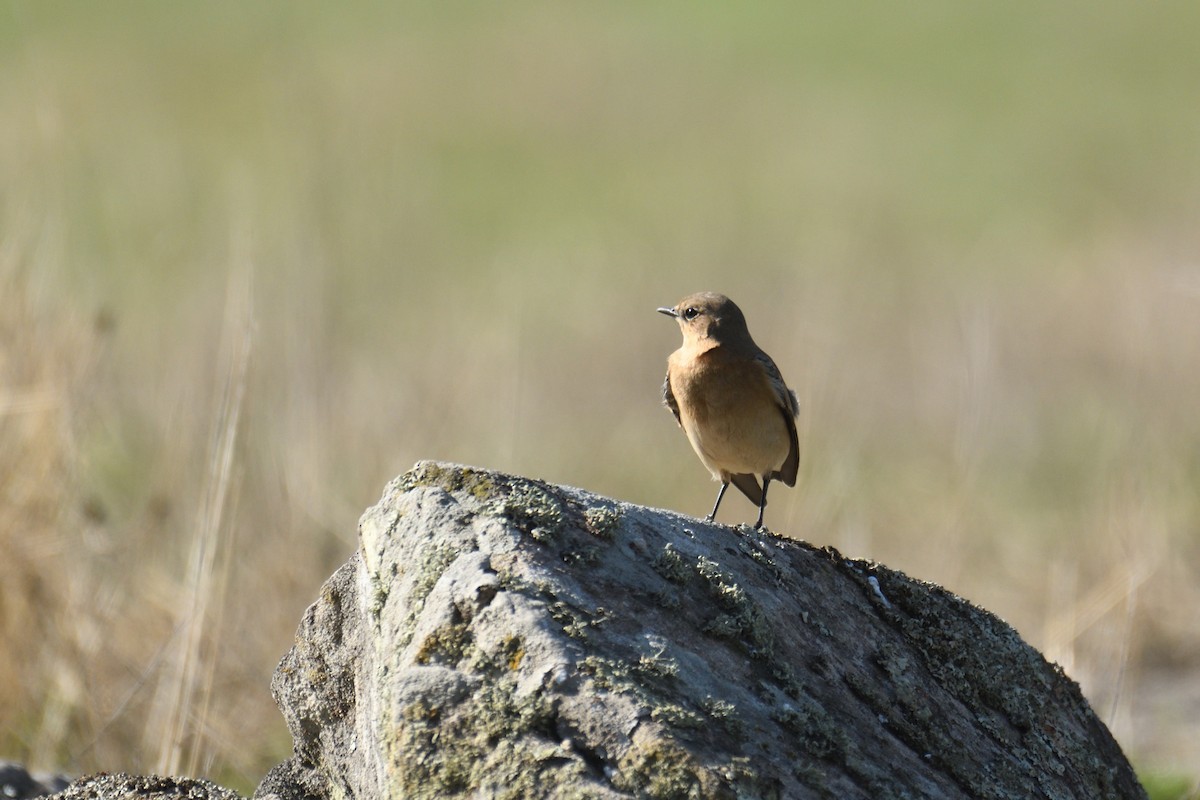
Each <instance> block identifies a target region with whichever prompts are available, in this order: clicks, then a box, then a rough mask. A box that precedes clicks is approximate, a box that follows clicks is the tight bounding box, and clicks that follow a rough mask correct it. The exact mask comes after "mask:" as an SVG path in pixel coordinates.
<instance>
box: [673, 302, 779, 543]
mask: <svg viewBox="0 0 1200 800" xmlns="http://www.w3.org/2000/svg"><path fill="white" fill-rule="evenodd" d="M658 312H659V313H660V314H666V315H667V316H669V317H674V318H675V321H676V322H678V323H679V327H680V329H681V330H682V331H683V347H680V348H679V349H678V350H676V351H675V352H674V353H672V354H671V357H670V358H669V359H668V360H667V379H666V380H665V381H664V382H663V404H664V405H666V407H667V408H669V409H671V411H672V412H673V413H674V414H675V419H676V420H677V421H678V422H679V426H680V427H681V428H683V432H684V433H686V434H687V437H688V441H690V442H691V443H692V449H693V450H695V451H696V455H698V456H700V460H701V461H702V462H704V466H706V467H708V471H709V472H711V473H712V475H713V478H714V479H715V480H719V481H720V482H721V488H720V490H719V491H718V492H717V502H716V503H714V504H713V510H712V513H711V514H709V515H708V520H709V521H710V522H711V521H712V520H713V519H714V518H715V517H716V516H717V508H719V507H720V505H721V498H722V497H724V496H725V490H726V489H728V488H729V484H730V483H731V482H732V483H733V485H735V486H737V488H739V489H741V490H742V493H743V494H745V495H746V497H749V498H750V502H752V503H755V504H756V505H757V506H758V521H757V522H756V523H754V527H756V528H761V527H762V523H763V510H764V509H765V508H766V507H767V487H768V486H769V485H770V483H771V481H772V480H781V481H783V482H784V483H786V484H787V485H788V486H795V485H796V471H797V469H798V468H799V466H800V443H799V438H798V436H797V435H796V415H797V414H798V413H799V411H800V409H799V405H798V404H797V402H796V393H795V392H793V391H792V390H791V389H789V388H788V387H787V384H785V383H784V382H783V376H782V375H780V374H779V368H778V367H776V366H775V362H774V361H772V360H771V357H770V356H768V355H767V354H766V353H764V352H763V351H762V350H760V349H759V347H758V345H756V344H755V343H754V339H752V338H751V337H750V330H749V329H748V328H747V327H746V317H745V316H744V315H743V314H742V310H741V309H740V308H738V307H737V306H736V305H735V304H734V302H733V301H732V300H730V299H729V298H728V297H726V296H725V295H722V294H715V293H713V292H701V293H699V294H693V295H689V296H687V297H685V298H683V299H682V300H680V301H679V303H678V304H676V306H675V307H674V308H660V309H658ZM760 479H761V480H762V486H761V487H760V486H759V483H758V482H759V480H760Z"/></svg>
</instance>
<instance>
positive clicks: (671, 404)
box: [662, 371, 683, 427]
mask: <svg viewBox="0 0 1200 800" xmlns="http://www.w3.org/2000/svg"><path fill="white" fill-rule="evenodd" d="M662 394H663V405H664V406H666V407H667V408H669V409H671V413H672V414H674V415H675V421H676V422H678V423H679V426H680V427H683V420H681V419H680V418H679V402H678V401H677V400H676V399H675V393H674V392H672V391H671V373H670V371H668V372H667V377H665V378H663V388H662Z"/></svg>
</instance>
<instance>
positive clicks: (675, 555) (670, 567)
mask: <svg viewBox="0 0 1200 800" xmlns="http://www.w3.org/2000/svg"><path fill="white" fill-rule="evenodd" d="M650 566H652V567H653V568H654V571H655V572H657V573H658V574H659V575H661V576H663V577H664V578H666V579H667V580H669V581H670V582H671V583H677V584H684V583H687V582H688V580H689V579H690V578H691V577H692V570H691V568H690V567H689V566H688V564H687V562H686V561H685V560H684V558H683V554H681V553H680V552H679V551H678V550H677V549H675V545H674V544H672V543H671V542H667V543H666V544H665V545H664V546H663V549H662V550H661V551H659V553H658V555H657V556H655V557H654V561H653V562H652V563H651V565H650Z"/></svg>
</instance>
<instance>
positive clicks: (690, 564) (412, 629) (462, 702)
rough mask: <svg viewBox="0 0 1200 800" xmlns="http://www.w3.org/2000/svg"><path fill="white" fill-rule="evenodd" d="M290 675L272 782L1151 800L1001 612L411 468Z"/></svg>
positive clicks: (284, 667) (312, 619) (650, 513)
mask: <svg viewBox="0 0 1200 800" xmlns="http://www.w3.org/2000/svg"><path fill="white" fill-rule="evenodd" d="M360 534H361V549H360V551H359V553H357V554H356V555H355V556H354V557H353V558H352V559H351V560H350V561H349V563H347V564H346V565H345V566H343V567H342V568H341V569H339V570H338V571H337V572H336V573H335V574H334V575H333V577H332V578H330V580H329V581H328V582H327V583H326V584H325V586H324V587H323V589H322V591H321V596H320V599H319V600H318V601H317V602H316V603H315V604H314V605H313V606H312V607H311V608H309V610H308V612H307V613H306V615H305V618H304V620H303V622H302V624H301V626H300V630H299V632H298V634H297V637H296V644H295V647H293V648H292V650H291V651H290V652H289V653H288V654H287V655H286V656H285V657H284V659H283V661H282V663H281V664H280V666H279V669H278V671H277V672H276V674H275V679H274V682H273V690H274V692H275V697H276V699H277V701H278V703H279V706H280V708H281V709H282V711H283V714H284V716H285V718H286V719H287V723H288V725H289V727H290V729H291V731H292V734H293V736H294V739H295V755H294V757H293V758H292V759H291V760H290V761H289V762H286V763H284V764H281V765H280V766H279V767H277V768H276V769H275V770H273V771H272V772H271V773H270V774H269V775H268V776H267V778H266V779H265V780H264V781H263V783H262V785H261V786H260V787H259V789H258V791H257V792H256V794H255V797H256V798H261V799H262V800H265V799H266V798H280V799H281V800H297V799H299V798H322V799H323V798H342V797H352V798H364V799H366V798H371V799H374V798H388V797H390V798H442V797H456V796H470V797H501V798H524V797H563V798H617V797H650V798H685V797H697V798H699V797H715V798H719V797H729V798H735V797H737V798H756V797H762V798H807V797H814V798H816V797H823V798H859V797H861V798H904V797H908V798H962V797H972V798H1055V799H1056V800H1065V799H1066V798H1081V800H1082V799H1083V798H1087V799H1088V800H1093V799H1094V798H1143V797H1145V794H1144V792H1143V791H1142V789H1141V787H1140V786H1139V785H1138V783H1137V780H1136V778H1135V777H1134V774H1133V771H1132V770H1131V769H1130V767H1129V764H1128V763H1127V762H1126V760H1125V758H1124V757H1123V756H1122V754H1121V751H1120V749H1119V747H1118V746H1117V744H1116V743H1115V742H1114V741H1113V739H1112V737H1111V736H1110V734H1109V732H1108V731H1107V730H1106V729H1105V727H1104V726H1103V725H1102V724H1101V723H1100V721H1099V720H1098V719H1097V718H1096V716H1095V715H1094V714H1093V713H1092V710H1091V709H1090V708H1089V707H1088V704H1087V702H1086V701H1085V700H1084V699H1083V697H1082V695H1081V694H1080V692H1079V687H1078V686H1077V685H1076V684H1075V683H1074V682H1072V681H1071V680H1070V679H1068V678H1067V677H1066V676H1064V675H1063V673H1062V672H1061V671H1060V670H1059V669H1058V668H1057V667H1055V666H1053V665H1051V664H1048V663H1047V662H1046V661H1045V660H1044V659H1043V658H1042V657H1041V656H1040V655H1039V654H1038V653H1037V652H1036V651H1035V650H1033V649H1032V648H1031V647H1029V646H1028V645H1026V644H1025V643H1024V642H1023V641H1021V639H1020V637H1018V636H1017V634H1016V633H1015V632H1014V631H1013V630H1012V628H1010V627H1009V626H1008V625H1006V624H1005V623H1003V622H1002V621H1000V620H998V619H997V618H995V617H994V616H992V615H991V614H989V613H987V612H985V611H982V610H980V609H978V608H976V607H974V606H972V605H971V604H969V603H967V602H965V601H964V600H962V599H961V598H958V597H956V596H954V595H952V594H950V593H949V592H947V591H945V590H943V589H940V588H938V587H936V586H932V585H929V584H924V583H920V582H918V581H915V580H912V579H910V578H908V577H906V576H904V575H902V574H900V573H898V572H895V571H893V570H889V569H887V568H885V567H882V566H879V565H877V564H872V563H869V562H863V561H856V560H852V559H848V558H845V557H843V556H842V555H840V554H838V553H837V552H836V551H834V550H832V549H830V548H825V549H817V548H814V547H811V546H809V545H806V544H804V543H801V542H797V541H791V540H787V539H781V538H777V537H775V536H773V535H770V534H768V533H759V532H756V531H754V530H751V529H749V528H747V527H740V528H730V527H726V526H722V525H715V524H708V523H705V522H702V521H700V520H698V519H695V518H693V517H687V516H683V515H680V514H675V513H672V512H668V511H659V510H653V509H648V508H642V507H638V506H632V505H627V504H622V503H617V502H614V501H612V500H607V499H605V498H602V497H597V496H595V495H591V494H588V493H586V492H582V491H579V490H576V489H569V488H564V487H559V486H551V485H548V484H545V483H541V482H539V481H532V480H526V479H523V478H516V477H512V476H507V475H500V474H496V473H493V472H486V471H482V470H476V469H469V468H465V467H459V466H452V465H446V464H436V463H422V464H418V465H417V467H416V468H415V469H413V470H412V471H411V472H409V473H408V474H406V475H404V476H402V477H400V478H398V479H397V480H395V481H393V482H392V483H391V484H390V485H389V486H388V488H387V490H386V492H385V493H384V496H383V499H382V500H381V501H380V502H379V504H378V505H376V506H375V507H374V508H372V509H370V510H369V511H368V512H367V513H366V514H365V515H364V516H363V518H362V521H361V524H360Z"/></svg>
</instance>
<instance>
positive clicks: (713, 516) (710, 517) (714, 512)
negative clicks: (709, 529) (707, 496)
mask: <svg viewBox="0 0 1200 800" xmlns="http://www.w3.org/2000/svg"><path fill="white" fill-rule="evenodd" d="M728 488H729V481H724V482H723V483H722V484H721V488H720V490H719V491H718V492H717V502H715V503H713V510H712V513H711V514H709V515H708V516H707V517H705V519H707V520H708V521H709V522H712V521H713V520H714V519H716V518H717V509H718V508H720V507H721V498H722V497H724V496H725V490H726V489H728Z"/></svg>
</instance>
